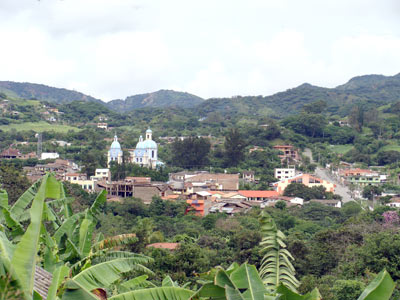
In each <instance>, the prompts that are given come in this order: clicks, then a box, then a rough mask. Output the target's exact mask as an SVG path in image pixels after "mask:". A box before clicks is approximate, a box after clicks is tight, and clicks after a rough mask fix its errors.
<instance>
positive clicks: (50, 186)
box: [11, 175, 60, 298]
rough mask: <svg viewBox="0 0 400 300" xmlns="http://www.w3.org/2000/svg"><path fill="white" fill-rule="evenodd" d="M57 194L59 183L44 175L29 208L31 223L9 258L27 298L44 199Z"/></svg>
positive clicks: (33, 267) (31, 288)
mask: <svg viewBox="0 0 400 300" xmlns="http://www.w3.org/2000/svg"><path fill="white" fill-rule="evenodd" d="M57 191H58V192H57ZM59 195H60V183H59V182H57V181H56V180H55V178H54V177H52V176H50V175H45V176H44V177H43V178H42V181H41V184H40V187H39V189H38V191H37V193H36V195H35V196H34V199H33V202H32V207H31V208H30V214H31V223H30V224H29V226H28V228H27V230H26V232H25V234H24V235H23V236H22V238H21V241H20V242H19V243H18V245H17V247H16V249H15V251H14V255H13V257H12V259H11V265H12V267H13V269H14V270H15V273H16V275H17V277H18V279H19V280H20V284H21V286H22V288H23V290H24V294H25V296H26V297H29V298H32V296H33V283H34V274H35V263H36V256H37V252H38V249H39V237H40V231H41V226H42V219H43V208H44V200H45V199H46V198H57V197H58V196H59Z"/></svg>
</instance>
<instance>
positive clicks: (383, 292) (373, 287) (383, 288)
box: [358, 270, 396, 300]
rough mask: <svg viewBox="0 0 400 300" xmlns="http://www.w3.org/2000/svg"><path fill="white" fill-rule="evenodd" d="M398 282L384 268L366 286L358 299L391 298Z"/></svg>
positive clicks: (382, 299) (383, 299)
mask: <svg viewBox="0 0 400 300" xmlns="http://www.w3.org/2000/svg"><path fill="white" fill-rule="evenodd" d="M395 286H396V284H395V283H394V281H393V279H392V277H390V275H389V273H388V272H387V271H386V270H382V271H381V272H380V273H379V274H378V275H377V276H376V277H375V278H374V280H372V281H371V283H370V284H369V285H368V286H367V287H366V288H365V290H364V291H363V292H362V294H361V295H360V297H358V300H375V299H379V300H389V299H390V297H391V295H392V293H393V290H394V288H395Z"/></svg>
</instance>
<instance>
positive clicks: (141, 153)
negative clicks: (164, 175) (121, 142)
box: [130, 128, 164, 169]
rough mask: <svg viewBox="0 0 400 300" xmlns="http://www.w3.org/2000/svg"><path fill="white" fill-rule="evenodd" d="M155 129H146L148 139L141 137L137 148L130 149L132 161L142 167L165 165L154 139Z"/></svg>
mask: <svg viewBox="0 0 400 300" xmlns="http://www.w3.org/2000/svg"><path fill="white" fill-rule="evenodd" d="M152 137H153V131H152V130H151V129H150V128H149V129H147V130H146V139H145V140H143V137H142V136H140V137H139V142H138V143H137V144H136V148H135V149H134V150H132V151H130V156H131V162H132V163H134V164H138V165H140V166H142V167H148V168H153V169H155V168H157V167H160V166H162V165H164V164H163V163H162V162H161V161H159V160H158V146H157V144H156V142H154V141H153V139H152Z"/></svg>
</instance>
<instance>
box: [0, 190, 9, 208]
mask: <svg viewBox="0 0 400 300" xmlns="http://www.w3.org/2000/svg"><path fill="white" fill-rule="evenodd" d="M0 208H5V209H8V208H9V206H8V194H7V191H6V190H0Z"/></svg>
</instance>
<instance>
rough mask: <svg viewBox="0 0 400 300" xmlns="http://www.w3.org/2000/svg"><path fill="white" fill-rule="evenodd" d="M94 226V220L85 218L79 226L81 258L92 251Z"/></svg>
mask: <svg viewBox="0 0 400 300" xmlns="http://www.w3.org/2000/svg"><path fill="white" fill-rule="evenodd" d="M94 226H95V223H94V222H93V221H92V220H89V219H86V218H85V219H83V221H82V223H81V225H80V227H79V253H80V256H81V258H83V257H86V256H88V255H89V253H90V247H91V245H92V233H93V230H94Z"/></svg>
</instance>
